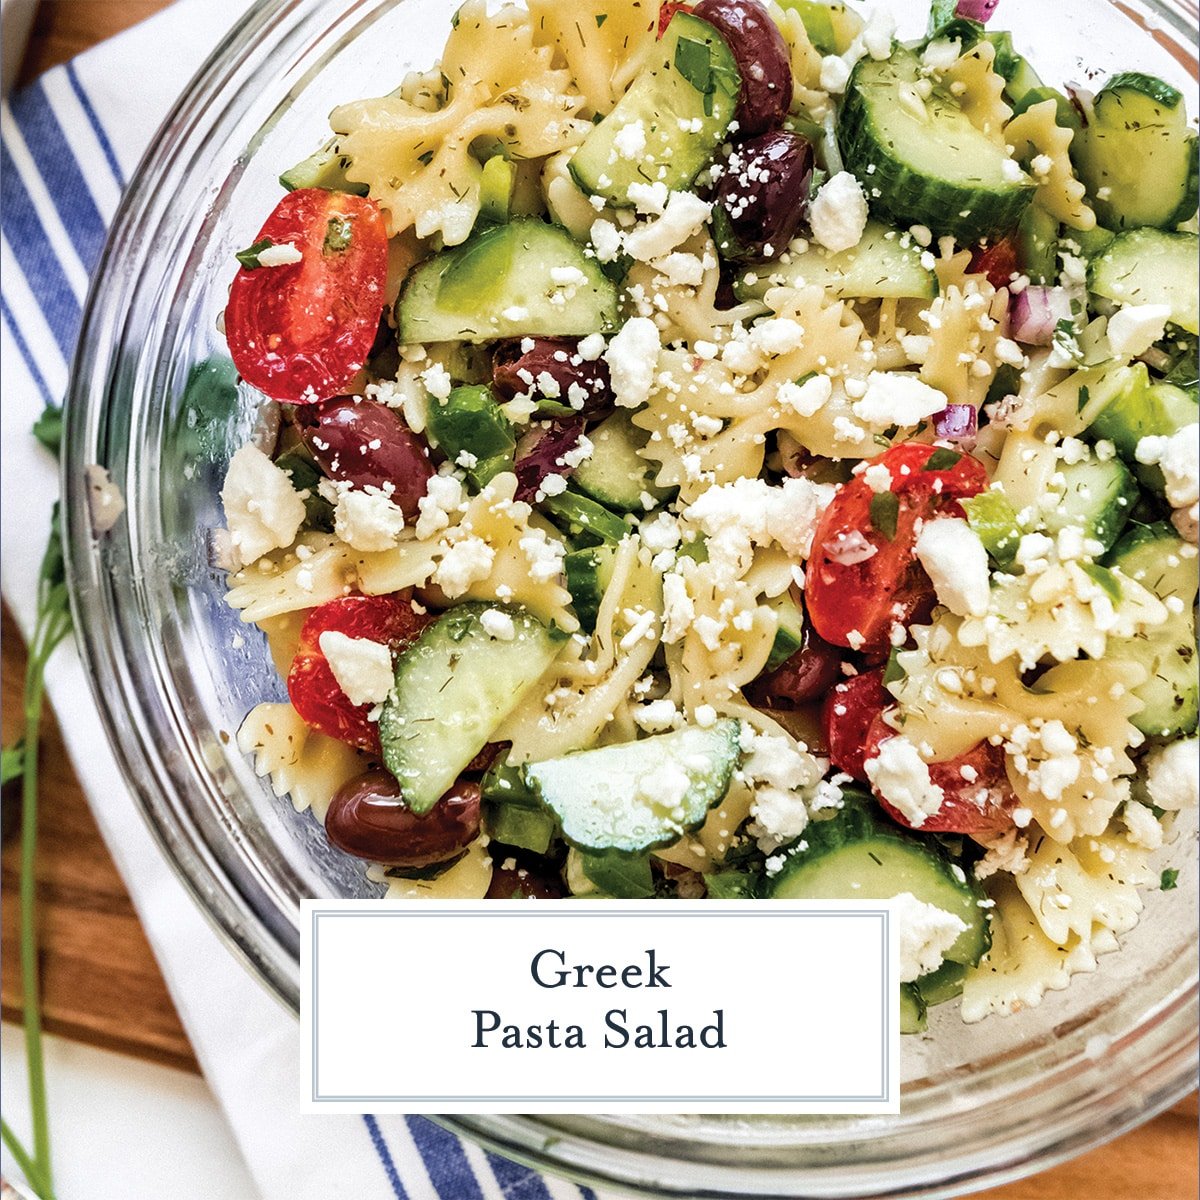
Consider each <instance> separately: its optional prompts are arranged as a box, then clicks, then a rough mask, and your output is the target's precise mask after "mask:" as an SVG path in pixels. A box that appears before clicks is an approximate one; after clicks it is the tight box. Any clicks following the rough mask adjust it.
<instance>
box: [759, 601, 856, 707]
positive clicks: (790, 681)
mask: <svg viewBox="0 0 1200 1200" xmlns="http://www.w3.org/2000/svg"><path fill="white" fill-rule="evenodd" d="M841 656H842V651H840V650H839V649H838V648H837V647H836V646H831V645H830V644H829V643H828V642H827V641H825V639H824V638H822V637H821V635H820V634H819V633H817V631H816V630H815V629H813V627H812V624H811V623H810V622H808V621H805V623H804V632H803V633H802V634H801V635H800V649H799V650H797V651H796V653H795V654H793V655H792V657H791V658H789V659H788V660H787V662H785V663H784V664H783V666H782V667H779V668H778V669H777V670H775V671H772V672H771V674H770V675H768V676H767V677H766V679H765V680H764V681H763V685H762V692H763V694H764V695H765V696H767V697H768V698H770V699H771V700H772V701H776V702H778V701H786V702H789V703H792V704H811V703H813V701H816V700H821V699H822V698H823V697H824V696H825V695H826V693H827V692H828V691H829V690H830V688H832V687H833V685H834V684H835V683H837V682H838V680H839V679H841V678H842V658H841Z"/></svg>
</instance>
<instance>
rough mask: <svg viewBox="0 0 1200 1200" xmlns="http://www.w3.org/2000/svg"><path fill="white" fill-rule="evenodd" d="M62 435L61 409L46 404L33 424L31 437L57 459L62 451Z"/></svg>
mask: <svg viewBox="0 0 1200 1200" xmlns="http://www.w3.org/2000/svg"><path fill="white" fill-rule="evenodd" d="M62 434H63V412H62V409H61V408H59V407H58V405H57V404H47V405H46V407H45V408H44V409H42V413H41V416H39V417H38V419H37V420H36V421H34V423H33V436H34V437H35V438H37V440H38V441H39V442H41V443H42V445H43V446H45V447H46V449H47V450H49V451H50V453H51V454H53V455H54V457H55V458H57V457H58V455H59V451H60V450H61V449H62Z"/></svg>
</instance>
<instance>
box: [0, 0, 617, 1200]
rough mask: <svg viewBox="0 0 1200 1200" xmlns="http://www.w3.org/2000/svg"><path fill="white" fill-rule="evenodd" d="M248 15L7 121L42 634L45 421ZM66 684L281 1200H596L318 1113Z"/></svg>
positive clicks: (6, 588)
mask: <svg viewBox="0 0 1200 1200" xmlns="http://www.w3.org/2000/svg"><path fill="white" fill-rule="evenodd" d="M248 7H249V3H248V0H179V3H177V4H176V5H174V6H173V7H172V8H170V9H167V10H166V11H165V12H163V13H161V14H160V15H158V16H156V17H154V18H152V19H151V20H149V21H147V22H145V23H144V24H143V25H140V26H138V27H136V28H135V29H132V30H130V31H129V32H127V33H125V34H122V35H121V36H119V37H117V38H114V39H113V40H112V41H110V42H106V43H105V44H103V45H101V46H98V47H96V48H95V49H93V50H91V51H89V52H87V53H86V54H83V55H81V56H80V57H79V58H77V59H75V60H74V61H73V62H71V63H68V64H67V65H66V66H63V67H57V68H55V69H53V70H51V71H50V72H48V73H47V74H46V75H44V76H42V77H41V78H40V79H39V80H37V81H36V82H35V83H33V84H32V85H30V86H29V87H28V88H26V89H24V90H23V91H21V92H19V93H17V94H15V95H14V96H13V97H12V99H11V103H9V104H5V105H4V107H3V110H2V112H0V155H2V162H0V167H2V174H0V187H2V196H0V235H2V238H3V245H2V259H0V264H2V266H0V285H2V286H0V293H2V294H0V318H2V319H0V326H2V329H0V337H2V342H0V353H2V358H0V388H2V395H3V403H2V404H0V434H2V438H3V468H4V469H3V477H2V501H3V503H2V510H0V514H2V526H0V533H2V537H3V558H2V562H0V583H2V585H3V593H4V598H5V600H6V601H7V602H8V604H9V606H10V608H11V610H12V612H13V613H14V615H15V616H16V619H17V622H18V624H19V625H20V626H21V628H22V630H23V632H25V634H26V635H28V633H29V631H30V629H31V627H32V624H33V620H34V616H35V612H34V608H35V595H36V580H37V572H38V565H39V561H40V559H41V555H42V551H43V549H44V546H45V539H46V535H47V532H48V527H49V517H50V509H51V505H52V503H53V502H54V499H55V498H56V496H57V494H58V476H57V472H56V470H55V464H54V462H53V460H52V458H51V456H50V455H49V454H48V453H46V452H45V451H44V450H42V449H41V447H40V446H39V445H38V444H37V443H36V442H35V441H34V440H33V438H32V437H31V436H30V427H31V425H32V424H33V421H34V420H35V418H36V417H37V415H38V414H39V412H40V411H41V410H42V408H43V406H44V405H46V404H53V403H57V402H59V401H60V400H61V398H62V395H63V392H64V389H65V386H66V380H67V371H68V368H69V364H70V359H71V353H72V349H73V345H74V341H75V337H76V334H77V331H78V328H79V321H80V316H81V312H82V307H83V303H84V298H85V294H86V291H87V286H88V278H89V275H90V272H91V271H92V269H93V267H94V266H95V263H96V261H97V258H98V256H99V253H100V250H101V247H102V245H103V242H104V236H105V231H106V229H107V226H108V223H109V221H111V219H112V216H113V213H114V212H115V209H116V206H117V202H118V200H119V199H120V195H121V191H122V189H123V188H124V186H125V184H126V182H127V180H128V179H129V177H130V175H131V174H132V172H133V171H134V169H135V167H136V165H137V161H138V159H139V158H140V157H141V154H142V151H143V150H144V149H145V146H146V145H147V143H148V142H149V140H150V138H151V136H152V135H153V133H154V130H155V128H156V127H157V125H158V123H159V122H160V121H161V120H162V119H163V117H164V116H165V115H166V113H167V111H168V109H169V107H170V105H171V103H172V102H173V101H174V100H175V98H176V96H177V94H178V92H179V89H180V85H181V83H182V82H183V81H184V80H186V79H187V78H189V77H190V76H191V74H192V73H193V72H194V71H195V70H196V69H197V68H198V67H199V66H200V64H201V62H202V60H203V59H204V58H205V56H206V55H207V54H208V53H209V52H210V50H211V49H212V48H213V47H214V46H215V45H216V44H217V42H218V40H219V39H220V37H221V35H222V34H223V33H224V32H225V31H226V30H227V29H228V28H229V27H230V26H231V25H232V24H233V23H234V22H235V21H236V20H237V19H238V18H239V17H240V16H241V15H242V13H243V12H244V11H245V10H246V9H247V8H248ZM48 684H49V694H50V698H51V701H52V703H53V705H54V708H55V710H56V712H57V714H58V717H59V721H60V724H61V725H62V730H63V736H64V738H65V740H66V743H67V748H68V751H69V753H70V755H71V758H72V760H73V762H74V764H75V767H76V770H77V772H78V774H79V777H80V780H81V782H82V783H83V787H84V790H85V791H86V793H87V796H88V799H89V802H90V803H91V807H92V810H93V812H94V813H95V816H96V820H97V822H98V823H99V825H100V829H101V831H102V833H103V834H104V838H105V841H106V842H107V843H108V847H109V849H110V850H111V851H112V854H113V856H114V858H115V859H116V862H117V865H118V867H119V868H120V870H121V874H122V876H123V877H124V879H125V883H126V885H127V887H128V888H129V891H130V894H131V895H132V897H133V901H134V904H135V905H136V907H137V910H138V913H139V915H140V917H141V919H142V922H143V924H144V926H145V928H146V931H147V933H148V935H149V938H150V942H151V944H152V945H153V947H154V950H155V953H156V955H157V956H158V961H159V964H160V965H161V967H162V970H163V974H164V976H165V978H166V981H167V984H168V986H169V988H170V990H171V994H172V996H173V997H174V1000H175V1004H176V1006H177V1007H178V1009H179V1013H180V1016H181V1017H182V1019H183V1023H184V1025H185V1026H186V1027H187V1031H188V1034H189V1036H190V1037H191V1039H192V1043H193V1045H194V1046H195V1048H196V1053H197V1056H198V1057H199V1059H200V1063H201V1066H202V1067H203V1070H204V1074H205V1076H206V1077H207V1079H208V1081H209V1083H210V1085H211V1086H212V1088H213V1090H214V1092H215V1093H216V1095H217V1098H218V1100H219V1101H220V1103H221V1105H222V1107H223V1108H224V1110H225V1113H226V1115H227V1116H228V1118H229V1122H230V1125H231V1126H232V1129H233V1131H234V1135H235V1137H236V1139H237V1141H238V1143H239V1145H240V1146H241V1149H242V1151H243V1153H244V1155H245V1157H246V1161H247V1163H248V1165H249V1167H250V1170H251V1173H252V1174H253V1176H254V1179H255V1181H256V1183H257V1185H258V1188H259V1190H260V1191H261V1193H262V1196H263V1197H264V1200H581V1198H587V1200H594V1198H593V1193H591V1192H590V1190H589V1189H587V1188H581V1187H577V1186H576V1185H574V1184H571V1183H566V1182H563V1181H561V1180H555V1179H548V1178H545V1177H543V1176H541V1175H539V1174H537V1173H536V1172H533V1171H530V1170H528V1169H526V1168H524V1167H520V1166H517V1165H515V1164H513V1163H511V1162H508V1161H507V1160H505V1159H502V1158H500V1157H498V1156H496V1155H493V1154H490V1153H485V1152H484V1151H483V1150H481V1149H479V1148H478V1147H476V1146H474V1145H473V1144H470V1143H465V1142H462V1141H460V1140H459V1139H458V1138H456V1137H454V1136H452V1135H451V1134H448V1133H447V1132H445V1131H444V1130H442V1129H441V1128H439V1127H438V1126H437V1125H435V1124H434V1123H433V1122H431V1121H428V1120H425V1119H424V1118H416V1117H414V1118H402V1117H387V1118H383V1117H381V1118H379V1119H376V1118H373V1117H365V1118H361V1119H360V1118H356V1117H317V1116H301V1115H300V1114H299V1113H298V1112H297V1098H298V1095H299V1087H298V1079H297V1072H298V1069H299V1066H298V1064H299V1061H300V1049H299V1029H298V1025H297V1023H296V1022H295V1021H294V1020H293V1018H292V1017H291V1016H290V1015H289V1014H287V1013H285V1012H284V1011H283V1010H282V1009H281V1008H280V1007H279V1006H278V1005H277V1004H276V1002H275V1001H274V1000H273V999H272V998H271V997H270V996H269V995H268V994H267V993H266V991H265V990H264V989H263V988H262V987H261V986H260V985H259V983H258V982H257V980H255V979H254V978H252V977H251V976H250V974H249V973H248V972H247V971H246V970H245V969H244V968H243V967H242V965H241V964H240V962H238V961H237V960H235V959H234V957H233V956H232V955H231V954H230V952H229V951H228V950H227V949H226V947H225V945H224V944H223V943H222V942H221V940H220V939H219V938H218V937H217V935H216V933H215V932H214V931H213V930H212V928H211V927H210V926H209V925H208V924H207V922H206V920H205V919H204V917H203V916H202V915H201V913H200V911H199V910H198V909H197V908H196V906H195V905H194V903H193V902H192V900H191V898H190V896H189V895H188V894H187V893H186V892H185V891H184V888H183V886H182V885H181V884H180V883H179V881H178V880H177V879H176V878H175V875H174V874H173V872H172V870H171V868H170V867H169V865H168V864H167V862H166V861H165V860H164V858H163V857H162V855H161V854H160V852H159V850H158V847H157V846H156V844H155V843H154V842H153V841H152V839H151V837H150V834H149V832H148V830H147V829H146V827H145V826H144V824H143V822H142V819H141V816H140V814H139V813H138V811H137V809H136V808H135V806H134V803H133V800H132V798H131V796H130V795H129V793H128V792H127V790H126V788H125V786H124V783H123V781H122V778H121V775H120V772H119V770H118V768H117V766H116V763H115V761H114V759H113V757H112V755H111V753H110V751H109V748H108V745H107V742H106V740H105V736H104V732H103V730H102V728H101V724H100V719H99V715H98V713H97V712H96V710H95V708H94V706H93V704H92V701H91V696H90V693H89V691H88V687H87V684H86V680H85V679H84V676H83V670H82V667H81V664H80V662H79V659H78V658H77V656H76V655H75V653H74V648H73V647H72V646H70V645H67V646H64V647H63V648H62V649H61V650H60V651H59V653H58V654H57V655H56V656H55V658H54V660H53V662H52V664H51V670H50V673H49V680H48ZM145 1151H146V1152H147V1153H153V1147H149V1146H148V1147H145ZM214 1170H219V1164H214ZM122 1200H159V1198H158V1197H153V1198H152V1197H123V1198H122ZM247 1200H252V1198H251V1197H247Z"/></svg>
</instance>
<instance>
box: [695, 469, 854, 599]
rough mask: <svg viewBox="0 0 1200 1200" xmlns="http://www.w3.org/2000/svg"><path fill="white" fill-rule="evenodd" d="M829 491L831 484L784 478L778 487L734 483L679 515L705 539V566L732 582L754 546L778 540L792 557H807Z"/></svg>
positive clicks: (748, 481)
mask: <svg viewBox="0 0 1200 1200" xmlns="http://www.w3.org/2000/svg"><path fill="white" fill-rule="evenodd" d="M833 492H834V489H833V487H832V486H831V485H829V484H819V483H813V482H812V481H811V480H809V479H785V480H784V481H783V483H782V485H781V486H779V487H772V486H771V485H770V484H768V483H767V482H766V481H765V480H762V479H748V478H743V479H736V480H734V481H733V482H732V483H726V484H718V485H714V486H713V487H710V488H709V489H708V490H707V491H705V492H703V493H701V495H700V496H698V497H697V498H696V500H695V501H694V502H693V503H692V504H691V505H689V506H688V507H687V508H686V509H685V510H684V514H683V515H684V518H685V519H686V520H687V521H689V522H691V523H692V524H694V525H698V526H699V527H700V528H701V529H702V530H703V531H704V533H706V534H707V535H708V538H709V542H708V554H709V562H711V563H713V564H714V566H715V567H716V568H717V569H718V570H719V571H720V572H721V573H722V574H724V575H726V576H727V577H729V576H732V577H734V578H737V577H740V576H741V575H742V574H743V573H744V572H745V571H746V570H747V569H748V567H749V565H750V559H751V558H752V557H753V549H754V547H755V546H764V545H767V544H768V543H770V542H777V543H778V544H779V545H780V546H782V547H783V549H784V550H785V551H786V552H787V553H788V554H790V555H791V556H792V557H793V558H807V557H808V553H809V550H810V549H811V546H812V535H813V531H814V530H815V528H816V525H817V522H818V520H819V519H820V517H821V514H822V513H823V512H824V511H825V508H826V507H827V506H828V504H829V502H830V500H831V499H832V498H833Z"/></svg>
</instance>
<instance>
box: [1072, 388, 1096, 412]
mask: <svg viewBox="0 0 1200 1200" xmlns="http://www.w3.org/2000/svg"><path fill="white" fill-rule="evenodd" d="M1091 398H1092V393H1091V392H1090V391H1089V390H1088V388H1087V387H1086V386H1084V387H1081V388H1080V389H1079V403H1078V404H1077V405H1076V406H1075V411H1076V412H1077V413H1081V412H1083V410H1084V409H1085V408H1087V406H1088V401H1089V400H1090V399H1091Z"/></svg>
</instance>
